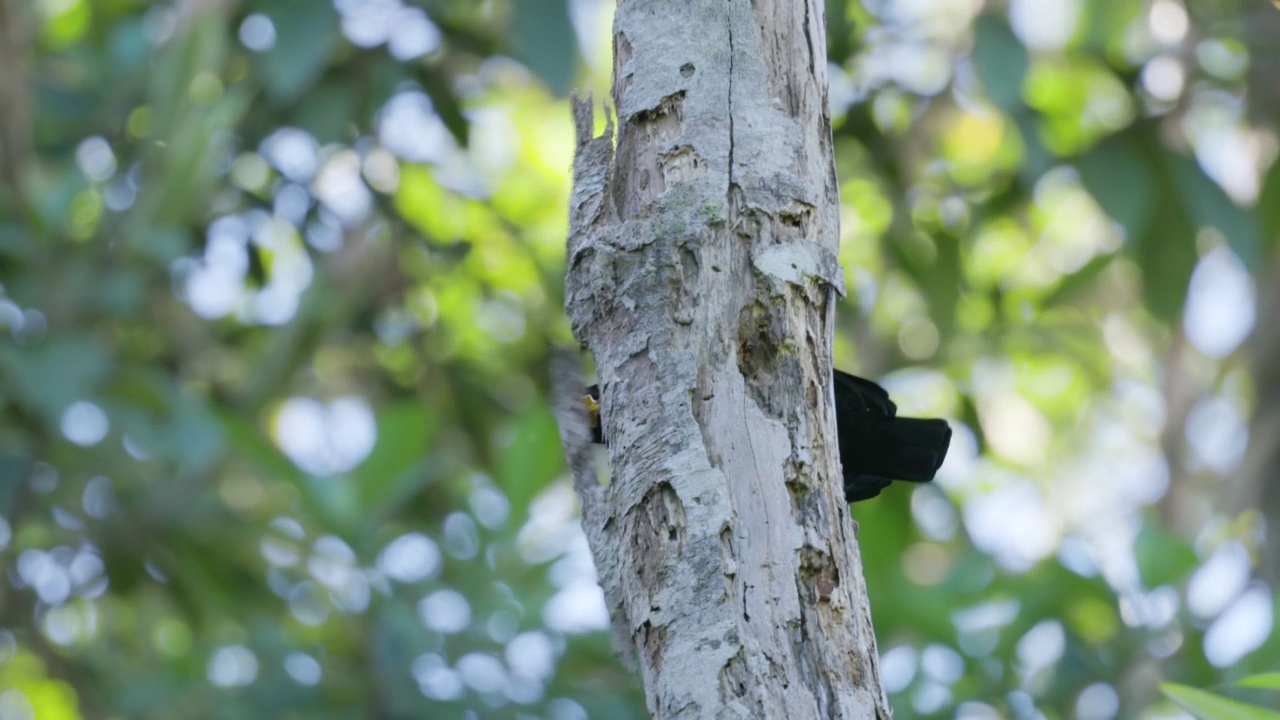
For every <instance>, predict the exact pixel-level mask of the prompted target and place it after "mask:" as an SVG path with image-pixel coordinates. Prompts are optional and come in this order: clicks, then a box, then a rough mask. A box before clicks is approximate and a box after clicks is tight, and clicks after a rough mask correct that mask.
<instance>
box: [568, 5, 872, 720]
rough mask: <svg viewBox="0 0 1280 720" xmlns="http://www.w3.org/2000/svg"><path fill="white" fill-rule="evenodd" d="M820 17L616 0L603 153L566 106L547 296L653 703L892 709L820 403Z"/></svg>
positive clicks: (613, 582)
mask: <svg viewBox="0 0 1280 720" xmlns="http://www.w3.org/2000/svg"><path fill="white" fill-rule="evenodd" d="M824 22H825V20H824V18H823V5H822V3H821V2H819V0H754V2H753V1H752V0H714V1H713V0H620V2H619V4H618V12H617V16H616V19H615V25H614V49H615V59H614V85H613V100H614V105H615V107H616V108H617V111H618V123H617V144H616V147H615V146H614V141H613V123H612V121H611V120H610V122H609V123H608V124H607V127H606V130H605V133H604V134H603V135H602V136H594V130H593V127H594V125H593V117H592V109H591V106H590V105H589V104H586V103H582V102H575V106H574V115H575V124H576V126H577V132H578V151H577V156H576V158H575V162H574V193H573V196H572V199H571V201H570V205H571V207H570V234H569V247H568V253H569V260H568V262H569V271H568V278H567V283H566V284H567V288H566V291H567V301H566V302H567V309H568V312H569V316H570V318H571V320H572V322H573V329H574V334H575V336H576V337H577V338H578V339H579V340H580V341H581V342H583V343H584V344H585V345H586V347H587V348H588V349H589V350H590V352H591V354H592V355H593V356H594V358H595V362H596V368H597V371H598V372H599V375H600V378H601V391H602V408H603V422H604V429H605V435H606V437H607V438H608V440H609V456H610V467H611V476H612V480H611V484H610V485H609V487H608V488H607V489H606V488H602V487H601V486H599V484H598V483H597V482H596V481H595V478H594V475H592V474H590V471H589V468H587V467H586V463H585V462H578V463H576V464H575V463H571V466H573V470H574V473H575V484H576V485H577V487H578V489H579V492H580V494H581V495H582V499H583V526H584V529H585V531H586V534H587V538H588V540H589V541H590V544H591V548H592V552H593V554H594V556H595V559H596V564H597V570H598V572H599V575H600V581H601V584H602V586H603V587H604V590H605V596H606V600H607V601H608V604H609V606H610V613H611V616H612V618H613V622H614V629H615V630H614V631H615V636H616V638H615V639H616V641H617V643H618V645H619V647H620V648H621V649H622V650H623V652H624V654H626V655H628V656H630V657H632V658H634V660H635V662H636V663H637V665H638V666H639V669H640V671H641V673H642V676H643V679H644V683H645V688H646V695H647V699H648V704H649V709H650V711H651V712H652V713H653V715H654V717H657V718H735V717H741V718H786V719H787V720H807V719H808V718H888V717H889V716H890V711H889V709H888V702H887V700H886V698H885V695H884V692H883V690H882V686H881V682H880V677H879V670H878V668H877V664H876V663H877V655H876V648H875V637H874V634H873V632H872V626H871V618H870V612H869V609H868V606H867V598H866V589H865V586H864V583H863V579H862V568H861V561H860V558H859V555H858V549H857V545H856V543H855V541H854V534H853V533H854V531H853V526H852V523H851V521H850V518H849V513H848V508H847V506H846V505H845V504H844V500H843V496H842V494H841V485H840V482H839V476H840V473H839V465H838V452H837V446H836V442H835V437H836V435H835V417H834V412H833V403H832V401H831V392H832V390H831V386H830V383H831V370H832V367H831V345H832V334H833V330H834V328H833V317H834V316H833V313H834V302H835V293H836V292H843V287H842V286H843V273H842V271H841V269H840V266H839V263H838V261H837V259H836V252H837V249H838V244H839V227H838V221H839V208H838V188H837V186H836V178H835V168H834V159H833V156H832V148H831V128H830V117H829V113H828V109H827V100H826V85H827V83H826V47H825V40H824V38H825V30H824ZM575 437H577V440H576V441H575V442H580V441H581V433H580V432H579V433H578V434H577V435H576V436H575ZM566 447H567V448H569V449H570V455H571V459H572V458H573V457H577V458H578V459H579V460H580V461H581V460H582V453H581V450H580V448H578V449H576V450H575V448H574V447H573V445H572V443H571V442H570V441H569V439H566Z"/></svg>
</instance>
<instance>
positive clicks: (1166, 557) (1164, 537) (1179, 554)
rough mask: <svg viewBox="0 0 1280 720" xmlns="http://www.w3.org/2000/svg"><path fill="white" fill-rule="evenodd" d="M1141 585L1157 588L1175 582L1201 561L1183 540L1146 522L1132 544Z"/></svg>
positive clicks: (1185, 575)
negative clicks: (1140, 576)
mask: <svg viewBox="0 0 1280 720" xmlns="http://www.w3.org/2000/svg"><path fill="white" fill-rule="evenodd" d="M1133 553H1134V556H1135V559H1136V560H1137V561H1138V572H1139V573H1140V574H1141V575H1142V584H1143V585H1145V586H1147V587H1158V586H1160V585H1167V584H1170V583H1176V582H1179V581H1181V580H1182V579H1183V578H1185V577H1187V575H1189V574H1190V573H1191V571H1192V570H1194V569H1195V567H1196V564H1197V563H1198V562H1199V559H1198V558H1197V557H1196V553H1195V550H1193V549H1191V546H1190V545H1188V544H1187V543H1186V541H1184V540H1183V539H1182V538H1180V537H1178V536H1177V535H1175V534H1173V533H1171V532H1169V531H1168V530H1166V529H1165V528H1163V527H1161V526H1159V525H1156V524H1153V523H1147V524H1145V525H1144V526H1143V528H1142V530H1141V531H1139V533H1138V537H1137V539H1136V540H1135V541H1134V544H1133Z"/></svg>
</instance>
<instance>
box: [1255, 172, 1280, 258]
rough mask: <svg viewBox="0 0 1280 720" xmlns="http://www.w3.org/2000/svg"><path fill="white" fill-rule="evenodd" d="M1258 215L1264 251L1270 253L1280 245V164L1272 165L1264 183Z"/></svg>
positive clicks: (1259, 196)
mask: <svg viewBox="0 0 1280 720" xmlns="http://www.w3.org/2000/svg"><path fill="white" fill-rule="evenodd" d="M1257 213H1258V219H1259V221H1260V222H1261V224H1262V244H1263V249H1264V250H1265V251H1267V252H1268V253H1270V252H1271V251H1272V250H1274V249H1275V247H1276V245H1277V244H1280V162H1276V163H1274V164H1272V166H1271V169H1270V170H1268V171H1267V175H1266V177H1265V178H1264V179H1263V181H1262V192H1261V193H1259V195H1258V205H1257Z"/></svg>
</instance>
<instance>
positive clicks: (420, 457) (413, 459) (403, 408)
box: [351, 401, 439, 513]
mask: <svg viewBox="0 0 1280 720" xmlns="http://www.w3.org/2000/svg"><path fill="white" fill-rule="evenodd" d="M438 421H439V418H437V417H436V414H435V413H434V412H432V410H431V409H430V408H429V407H428V406H427V405H426V404H425V403H423V402H421V401H407V402H401V403H398V404H396V405H392V406H391V407H388V408H386V409H384V410H383V411H382V412H381V413H379V415H378V441H377V444H376V445H374V447H373V452H371V453H370V454H369V457H368V459H366V460H365V461H364V462H363V463H361V464H360V466H359V467H357V468H356V469H355V470H353V471H352V472H351V477H352V479H353V480H354V481H355V483H356V487H357V488H358V489H359V492H360V498H361V506H362V507H363V508H365V509H366V510H368V511H370V512H374V513H377V512H380V511H384V510H389V509H391V508H392V507H393V506H394V505H396V504H397V503H399V502H400V501H402V500H404V499H405V498H406V497H408V496H410V495H411V494H412V493H413V492H414V491H415V490H417V489H418V488H419V487H421V486H422V484H423V483H424V482H425V480H426V477H427V451H428V449H429V448H430V447H431V441H432V439H433V438H434V437H435V433H436V429H437V427H438V426H439V422H438Z"/></svg>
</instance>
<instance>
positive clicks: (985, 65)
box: [973, 15, 1031, 111]
mask: <svg viewBox="0 0 1280 720" xmlns="http://www.w3.org/2000/svg"><path fill="white" fill-rule="evenodd" d="M1030 64H1031V61H1030V59H1029V58H1028V56H1027V49H1026V48H1025V47H1023V46H1022V43H1020V42H1018V38H1016V37H1014V35H1013V31H1011V30H1010V29H1009V26H1008V25H1006V24H1004V23H1003V22H1001V21H1000V20H997V19H996V18H995V17H994V16H993V15H983V16H982V17H980V18H978V21H977V22H976V23H974V26H973V65H974V68H975V69H976V70H977V71H978V77H979V78H981V79H982V85H983V87H985V88H986V90H987V95H989V96H990V97H991V100H992V101H993V102H994V103H995V104H996V105H998V106H999V107H1000V108H1002V109H1003V110H1005V111H1012V110H1015V109H1017V108H1019V107H1021V106H1022V81H1023V79H1024V78H1025V77H1026V75H1027V67H1028V66H1029V65H1030Z"/></svg>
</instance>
